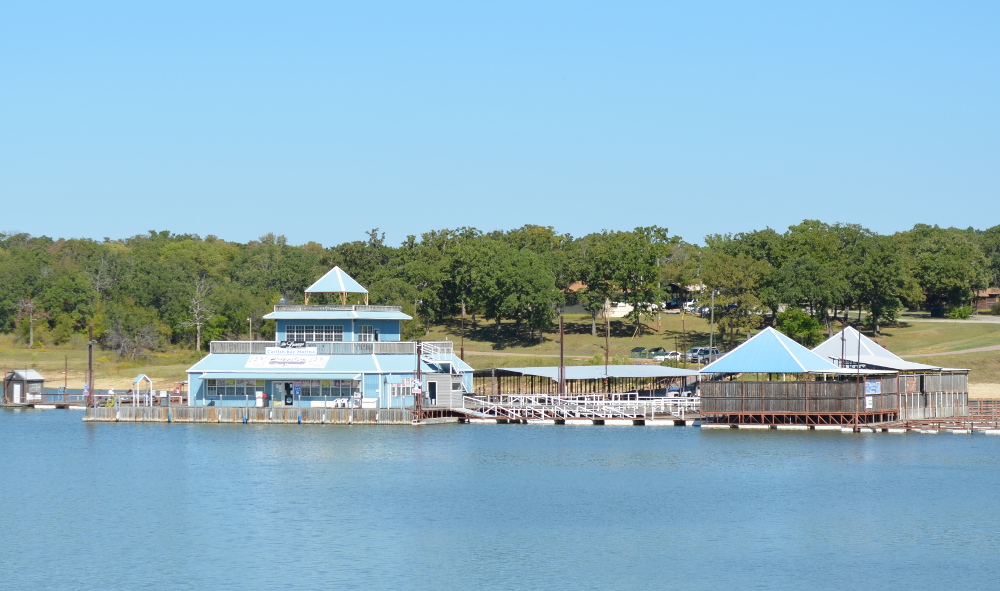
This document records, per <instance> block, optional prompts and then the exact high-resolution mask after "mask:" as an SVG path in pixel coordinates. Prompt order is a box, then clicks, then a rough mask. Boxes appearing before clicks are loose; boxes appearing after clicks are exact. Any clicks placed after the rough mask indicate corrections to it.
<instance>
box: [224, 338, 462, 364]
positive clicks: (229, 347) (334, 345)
mask: <svg viewBox="0 0 1000 591" xmlns="http://www.w3.org/2000/svg"><path fill="white" fill-rule="evenodd" d="M277 346H278V343H277V342H276V341H212V343H211V344H210V345H209V353H213V354H217V355H218V354H221V355H264V354H265V353H267V349H268V348H270V347H277ZM305 346H306V347H308V348H315V349H316V354H317V355H416V354H417V343H416V342H414V341H367V342H361V341H347V342H344V341H321V342H307V343H305ZM289 351H291V352H294V351H295V349H289ZM453 353H454V345H453V344H452V342H451V341H425V342H423V348H422V351H421V355H422V356H423V357H425V358H430V359H438V360H441V359H447V358H449V357H450V356H451V355H452V354H453Z"/></svg>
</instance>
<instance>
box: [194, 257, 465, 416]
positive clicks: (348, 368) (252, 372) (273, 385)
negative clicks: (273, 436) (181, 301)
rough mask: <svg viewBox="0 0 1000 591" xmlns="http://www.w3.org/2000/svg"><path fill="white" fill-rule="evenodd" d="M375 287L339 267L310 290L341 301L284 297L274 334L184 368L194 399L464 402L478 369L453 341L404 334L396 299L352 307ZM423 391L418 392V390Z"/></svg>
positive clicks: (233, 344) (316, 403)
mask: <svg viewBox="0 0 1000 591" xmlns="http://www.w3.org/2000/svg"><path fill="white" fill-rule="evenodd" d="M350 293H353V294H364V297H365V301H366V302H367V301H368V292H367V290H366V289H365V288H364V287H362V286H361V285H360V284H358V283H357V281H355V280H354V279H352V278H351V277H350V276H349V275H348V274H347V273H345V272H344V271H343V270H342V269H340V268H339V267H334V268H333V269H332V270H330V272H328V273H327V274H326V275H324V276H323V277H321V278H320V279H319V280H318V281H316V283H314V284H313V285H311V286H310V287H309V288H307V289H306V293H305V296H306V298H305V299H306V301H308V300H309V296H310V295H313V296H315V295H317V294H335V295H336V296H338V297H337V298H336V299H339V300H340V303H339V304H334V305H315V304H304V305H290V304H279V305H276V306H274V311H273V312H271V313H269V314H267V315H265V316H264V319H267V320H274V321H275V340H273V341H213V342H212V343H211V345H210V348H209V354H208V355H207V356H206V357H205V358H203V359H202V360H201V361H199V362H198V363H196V364H195V365H194V366H192V367H191V368H190V369H188V370H187V373H188V378H189V383H190V397H189V404H190V405H191V406H297V407H322V408H411V407H413V406H414V402H415V396H416V395H419V396H422V397H423V398H422V406H423V407H424V408H435V407H437V408H452V407H461V405H462V396H463V395H464V394H465V393H468V392H471V391H472V368H471V367H470V366H469V365H467V364H466V363H464V362H463V361H462V360H461V359H459V357H458V356H457V355H455V354H454V349H453V346H452V343H451V342H450V341H435V342H428V341H425V342H419V341H402V340H400V339H401V336H400V334H401V323H402V322H403V321H405V320H410V316H408V315H407V314H404V313H403V311H402V308H400V307H399V306H377V305H368V304H365V305H352V304H347V303H346V301H347V294H350ZM417 392H419V394H417Z"/></svg>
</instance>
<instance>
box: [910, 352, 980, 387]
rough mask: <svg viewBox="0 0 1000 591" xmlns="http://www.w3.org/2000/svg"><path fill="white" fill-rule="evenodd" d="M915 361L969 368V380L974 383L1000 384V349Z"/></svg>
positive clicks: (924, 358)
mask: <svg viewBox="0 0 1000 591" xmlns="http://www.w3.org/2000/svg"><path fill="white" fill-rule="evenodd" d="M913 361H917V362H919V363H927V364H929V365H936V366H938V367H954V368H961V369H968V370H970V371H969V382H971V383H974V384H1000V351H987V352H983V353H964V354H961V355H942V356H941V357H919V358H917V359H913Z"/></svg>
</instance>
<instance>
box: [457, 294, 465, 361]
mask: <svg viewBox="0 0 1000 591" xmlns="http://www.w3.org/2000/svg"><path fill="white" fill-rule="evenodd" d="M458 358H459V359H461V360H462V361H465V301H464V300H463V301H462V348H461V349H459V354H458Z"/></svg>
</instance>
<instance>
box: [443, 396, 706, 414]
mask: <svg viewBox="0 0 1000 591" xmlns="http://www.w3.org/2000/svg"><path fill="white" fill-rule="evenodd" d="M699 407H700V400H699V399H698V398H666V397H657V398H647V399H643V398H638V397H636V398H634V399H631V400H620V399H619V400H609V399H608V397H606V396H605V395H603V394H597V395H595V394H588V395H581V396H576V395H570V396H551V395H539V394H511V395H508V394H504V395H501V396H465V397H463V408H465V409H467V410H471V411H474V412H477V413H484V414H487V415H490V416H494V417H497V418H510V419H570V418H583V419H655V418H657V416H659V417H661V418H667V417H675V418H679V419H683V418H684V417H685V415H690V414H691V413H696V412H698V409H699Z"/></svg>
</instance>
